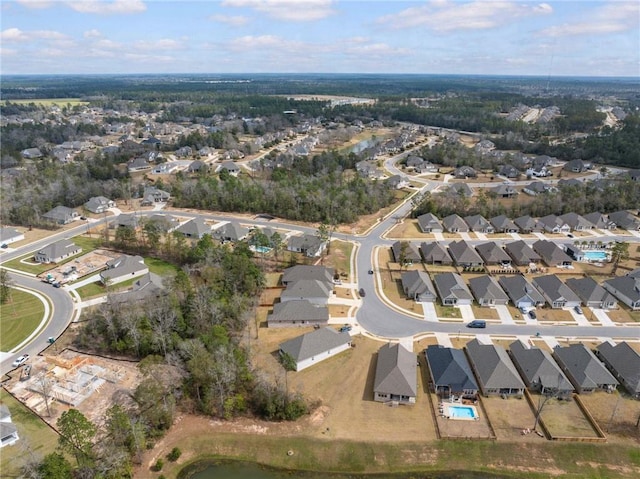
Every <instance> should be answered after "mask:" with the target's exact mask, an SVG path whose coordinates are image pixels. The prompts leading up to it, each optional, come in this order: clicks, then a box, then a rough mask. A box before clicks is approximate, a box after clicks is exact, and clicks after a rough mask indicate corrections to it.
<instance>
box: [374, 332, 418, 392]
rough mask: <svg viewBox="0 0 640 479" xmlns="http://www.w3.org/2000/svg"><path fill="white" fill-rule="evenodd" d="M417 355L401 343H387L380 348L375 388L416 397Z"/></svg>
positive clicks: (378, 390)
mask: <svg viewBox="0 0 640 479" xmlns="http://www.w3.org/2000/svg"><path fill="white" fill-rule="evenodd" d="M416 373H417V368H416V356H415V354H414V353H413V352H412V351H409V350H408V349H406V348H405V347H404V346H402V345H401V344H391V343H388V344H385V345H384V346H382V347H381V348H380V349H379V350H378V361H377V363H376V376H375V379H374V384H373V390H374V391H375V392H379V393H387V394H400V395H403V396H409V397H415V396H416V394H417V374H416Z"/></svg>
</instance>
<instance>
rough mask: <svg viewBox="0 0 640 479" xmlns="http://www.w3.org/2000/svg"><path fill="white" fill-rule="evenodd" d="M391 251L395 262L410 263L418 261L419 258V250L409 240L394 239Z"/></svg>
mask: <svg viewBox="0 0 640 479" xmlns="http://www.w3.org/2000/svg"><path fill="white" fill-rule="evenodd" d="M391 253H392V254H393V260H394V261H395V262H396V263H404V264H405V265H411V264H413V263H420V260H421V258H420V250H419V249H418V247H417V246H416V245H415V244H413V243H410V242H409V241H396V242H395V243H393V244H392V245H391Z"/></svg>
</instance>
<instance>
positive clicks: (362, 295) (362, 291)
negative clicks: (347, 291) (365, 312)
mask: <svg viewBox="0 0 640 479" xmlns="http://www.w3.org/2000/svg"><path fill="white" fill-rule="evenodd" d="M358 294H359V295H360V297H361V298H364V297H365V296H366V294H365V292H364V289H363V288H360V290H359V291H358Z"/></svg>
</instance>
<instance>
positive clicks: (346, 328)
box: [339, 324, 351, 333]
mask: <svg viewBox="0 0 640 479" xmlns="http://www.w3.org/2000/svg"><path fill="white" fill-rule="evenodd" d="M339 331H340V332H341V333H344V332H347V331H351V326H349V325H348V324H345V325H344V326H342V327H341V328H340V329H339Z"/></svg>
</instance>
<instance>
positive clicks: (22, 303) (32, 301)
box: [0, 289, 44, 351]
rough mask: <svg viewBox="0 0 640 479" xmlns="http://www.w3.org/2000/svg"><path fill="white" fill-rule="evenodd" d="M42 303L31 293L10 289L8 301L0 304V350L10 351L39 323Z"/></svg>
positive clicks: (42, 308) (41, 314)
mask: <svg viewBox="0 0 640 479" xmlns="http://www.w3.org/2000/svg"><path fill="white" fill-rule="evenodd" d="M43 315H44V305H43V304H42V302H41V301H40V300H39V299H36V298H35V297H34V296H33V295H32V294H31V293H26V292H24V291H18V290H17V289H12V290H11V300H10V302H8V303H6V304H3V305H1V306H0V331H1V332H2V335H0V350H1V351H11V350H12V349H13V348H15V347H16V346H17V345H18V344H20V343H21V342H22V341H24V340H25V338H27V337H28V336H29V335H30V334H31V333H32V332H33V331H34V330H35V329H36V328H37V327H38V325H39V324H40V322H41V321H42V317H43Z"/></svg>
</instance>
